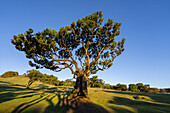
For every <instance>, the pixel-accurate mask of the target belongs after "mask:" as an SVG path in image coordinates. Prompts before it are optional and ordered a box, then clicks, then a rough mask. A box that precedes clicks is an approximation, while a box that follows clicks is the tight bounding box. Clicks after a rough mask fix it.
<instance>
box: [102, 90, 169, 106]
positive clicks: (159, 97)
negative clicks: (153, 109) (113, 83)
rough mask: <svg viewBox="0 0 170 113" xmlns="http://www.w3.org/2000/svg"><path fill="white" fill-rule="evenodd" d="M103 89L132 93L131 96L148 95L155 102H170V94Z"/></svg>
mask: <svg viewBox="0 0 170 113" xmlns="http://www.w3.org/2000/svg"><path fill="white" fill-rule="evenodd" d="M103 91H104V92H108V93H117V94H127V95H131V96H147V97H149V98H151V99H152V100H153V101H155V102H161V103H166V104H170V94H158V93H147V92H126V91H107V90H103Z"/></svg>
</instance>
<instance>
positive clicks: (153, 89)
mask: <svg viewBox="0 0 170 113" xmlns="http://www.w3.org/2000/svg"><path fill="white" fill-rule="evenodd" d="M148 92H149V93H155V92H158V88H149V90H148Z"/></svg>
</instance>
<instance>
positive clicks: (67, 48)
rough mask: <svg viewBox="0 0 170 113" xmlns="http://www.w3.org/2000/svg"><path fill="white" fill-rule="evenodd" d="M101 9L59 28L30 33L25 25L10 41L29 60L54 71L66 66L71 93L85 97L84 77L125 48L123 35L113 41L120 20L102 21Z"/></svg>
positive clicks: (118, 32)
mask: <svg viewBox="0 0 170 113" xmlns="http://www.w3.org/2000/svg"><path fill="white" fill-rule="evenodd" d="M103 20H104V18H103V13H102V12H101V11H97V12H95V13H93V14H91V15H88V16H85V17H83V18H82V19H78V20H77V22H76V23H75V22H72V23H71V25H70V26H65V27H61V28H60V29H59V31H58V32H57V31H56V30H51V29H46V30H44V31H41V32H38V33H35V34H33V30H32V29H29V30H27V31H26V32H25V33H24V34H19V35H18V36H16V35H14V36H13V39H11V43H12V44H13V45H15V47H16V49H18V50H19V51H23V52H25V54H26V57H27V58H29V59H32V60H30V61H29V64H30V65H31V66H32V67H36V68H43V67H45V68H47V69H50V70H53V71H55V72H59V71H62V70H64V69H66V68H68V69H70V71H71V73H72V74H73V77H74V78H76V85H75V86H74V89H73V91H72V94H74V95H77V96H84V97H87V95H88V92H87V81H88V80H89V79H88V77H89V76H90V75H91V74H95V73H97V72H98V71H104V70H105V69H108V68H110V67H111V66H112V65H113V61H114V59H115V58H116V57H117V56H119V55H120V54H121V53H122V52H123V51H124V50H125V49H124V43H125V39H124V38H123V39H122V40H121V41H118V42H116V41H115V38H116V36H118V35H119V34H120V26H121V23H114V22H113V20H112V19H108V21H107V22H106V23H105V24H104V25H103V24H102V22H103Z"/></svg>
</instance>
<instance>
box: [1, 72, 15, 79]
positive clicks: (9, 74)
mask: <svg viewBox="0 0 170 113" xmlns="http://www.w3.org/2000/svg"><path fill="white" fill-rule="evenodd" d="M17 75H18V72H15V71H7V72H5V73H4V74H2V75H1V77H3V78H7V77H13V76H17Z"/></svg>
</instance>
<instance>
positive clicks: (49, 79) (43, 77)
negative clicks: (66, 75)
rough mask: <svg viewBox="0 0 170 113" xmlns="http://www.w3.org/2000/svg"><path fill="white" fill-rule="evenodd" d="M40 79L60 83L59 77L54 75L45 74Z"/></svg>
mask: <svg viewBox="0 0 170 113" xmlns="http://www.w3.org/2000/svg"><path fill="white" fill-rule="evenodd" d="M40 81H41V82H43V83H46V84H51V85H56V86H58V85H59V81H58V77H55V76H54V75H47V74H43V76H42V77H41V79H40Z"/></svg>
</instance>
